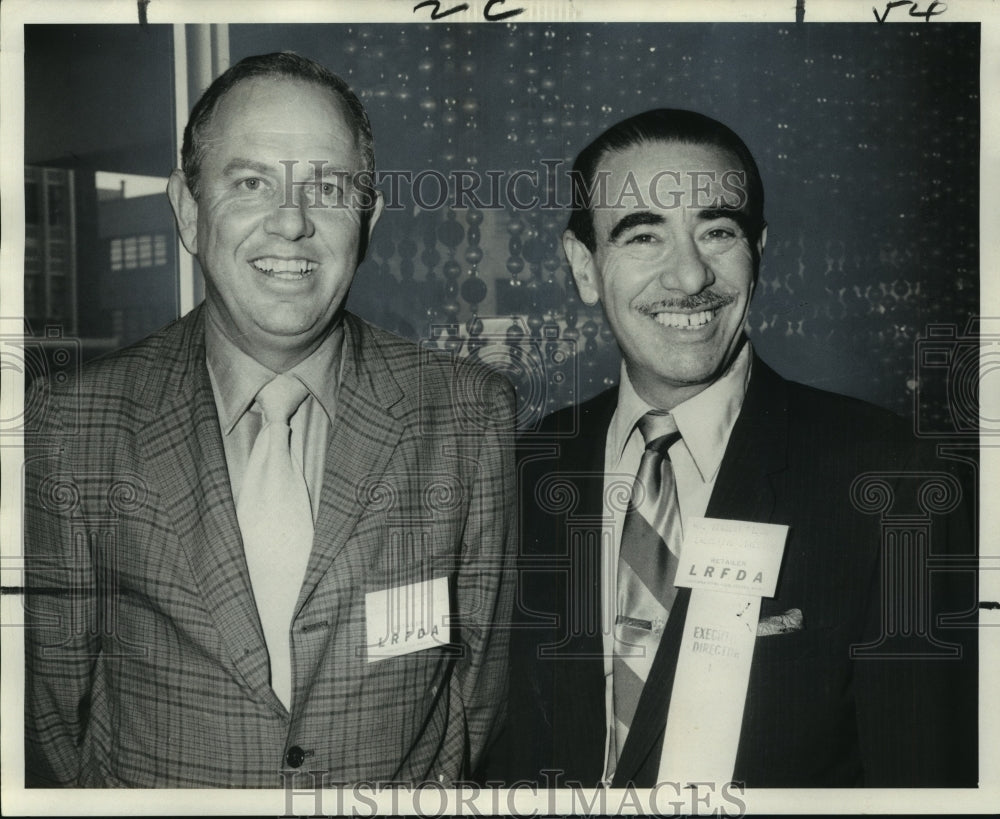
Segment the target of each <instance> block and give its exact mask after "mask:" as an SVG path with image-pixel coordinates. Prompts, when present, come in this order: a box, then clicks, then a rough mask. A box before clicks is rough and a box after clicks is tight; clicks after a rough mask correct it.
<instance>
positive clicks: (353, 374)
mask: <svg viewBox="0 0 1000 819" xmlns="http://www.w3.org/2000/svg"><path fill="white" fill-rule="evenodd" d="M345 321H346V326H347V332H346V337H345V347H344V353H343V354H344V357H345V358H344V365H343V377H342V383H341V387H340V394H339V399H338V406H337V418H336V420H335V423H334V424H333V427H332V429H331V432H330V436H329V437H330V440H329V448H328V451H327V465H326V472H325V476H324V479H323V487H322V493H321V497H320V508H319V512H318V519H317V523H316V534H315V540H314V545H313V550H312V554H311V557H310V560H309V565H308V568H307V571H306V578H305V581H304V584H303V587H302V589H301V593H300V596H299V600H298V604H297V609H296V613H295V616H294V620H293V624H292V643H293V649H292V651H293V686H294V693H293V703H292V708H291V713H289V712H288V711H286V710H285V708H284V707H283V706H282V705H281V703H280V702H279V701H278V699H277V698H276V697H275V695H274V693H273V691H272V690H271V688H270V685H269V683H268V655H267V650H266V648H265V643H264V638H263V635H262V631H261V627H260V623H259V620H258V617H257V613H256V609H255V606H254V600H253V595H252V592H251V587H250V581H249V576H248V573H247V568H246V564H245V561H244V556H243V547H242V541H241V537H240V531H239V527H238V524H237V519H236V512H235V507H234V503H233V498H232V495H231V491H230V484H229V478H228V473H227V469H226V461H225V456H224V452H223V445H222V439H221V433H220V430H219V421H218V417H217V414H216V408H215V403H214V400H213V397H212V391H211V386H210V382H209V378H208V372H207V369H206V366H205V351H204V324H203V322H204V319H203V315H202V313H201V310H200V309H196V310H195V311H193V312H192V313H191V314H189V315H188V316H186V317H185V318H183V319H180V320H178V321H176V322H174V323H172V324H171V325H168V326H167V327H166V328H164V329H163V330H162V331H160V332H159V333H157V334H156V335H154V336H151V337H150V338H148V339H146V340H144V341H142V342H140V343H139V344H137V345H135V346H133V347H131V348H129V349H127V350H124V351H121V352H119V353H116V354H114V355H112V356H109V357H107V358H104V359H101V360H99V361H97V362H94V363H93V364H92V365H89V366H88V367H85V368H84V370H83V372H82V374H81V376H80V377H79V378H76V379H71V380H70V381H69V382H68V383H64V384H61V385H56V384H50V383H41V384H36V385H33V386H32V389H31V391H30V392H29V395H28V398H27V400H26V403H27V405H28V407H29V409H30V410H32V411H36V412H39V413H41V414H42V423H41V424H40V431H39V432H38V433H37V434H34V435H32V436H30V439H29V440H28V441H27V442H26V445H27V451H26V474H25V480H26V483H25V492H26V494H25V509H26V527H25V550H26V559H27V564H28V567H29V568H28V576H27V584H28V595H27V600H28V605H27V606H26V608H27V614H26V616H27V630H26V632H25V633H26V658H27V659H26V723H25V742H26V771H27V776H26V778H27V780H28V784H29V785H32V784H34V785H47V786H53V785H67V786H91V787H115V786H131V787H281V786H282V785H283V784H284V783H285V781H286V777H287V776H289V774H290V772H294V770H295V768H293V767H290V765H293V766H296V767H298V768H299V770H301V771H323V772H326V773H325V774H323V776H322V782H323V783H324V784H327V785H330V784H337V783H347V782H355V781H360V780H367V781H397V782H398V781H421V780H434V781H437V782H441V783H445V784H447V783H450V782H452V781H454V780H456V779H459V778H461V777H462V776H464V775H466V774H467V773H468V772H469V771H470V770H471V769H472V768H473V767H474V766H475V765H476V764H477V762H478V760H479V758H480V756H481V754H482V752H483V750H484V748H485V747H486V746H487V745H488V743H489V742H490V741H491V737H492V735H493V733H494V730H495V726H496V724H497V723H498V721H499V719H500V717H501V715H502V711H503V708H504V706H505V698H506V683H507V638H508V633H507V630H506V628H505V627H503V626H502V625H501V627H495V624H505V623H506V621H507V620H508V618H509V612H510V607H511V603H512V596H511V586H510V583H509V582H508V580H509V578H510V573H509V572H508V571H507V561H508V557H509V556H511V555H512V554H513V551H514V547H513V541H514V530H515V520H514V516H515V507H514V500H513V499H514V497H515V492H514V489H513V485H512V475H513V452H512V447H511V446H510V434H511V433H512V419H513V412H514V405H513V393H512V390H511V388H510V386H509V384H507V382H506V381H504V380H503V379H502V378H500V377H499V376H497V375H496V374H494V373H490V372H487V371H486V370H485V369H484V368H482V367H481V366H478V365H472V364H469V363H468V362H461V361H456V360H452V359H450V358H444V357H438V356H433V355H431V354H430V353H426V352H425V353H421V352H420V351H419V350H418V349H417V347H415V346H414V345H413V344H411V343H408V342H404V341H402V340H400V339H397V338H395V337H394V336H391V335H389V334H387V333H384V332H382V331H379V330H377V329H375V328H373V327H370V326H369V325H367V324H365V323H364V322H362V321H361V320H360V319H358V318H356V317H354V316H351V315H347V316H346V318H345ZM438 577H445V578H447V582H448V590H449V601H450V602H449V606H450V617H447V618H446V621H447V622H446V623H445V624H444V625H445V633H446V634H447V638H446V639H445V642H447V643H448V644H447V646H444V647H440V648H431V649H425V650H423V651H416V652H413V653H408V654H403V655H401V656H396V657H392V658H388V659H381V660H378V661H376V662H369V658H368V656H367V654H368V652H367V650H366V648H365V646H366V643H367V642H369V640H370V639H371V635H368V634H366V624H365V595H366V593H368V592H372V591H377V590H381V589H386V588H395V587H398V586H402V585H404V584H410V583H416V582H419V581H426V580H430V579H432V578H438ZM283 772H284V773H283ZM294 784H295V786H296V787H308V786H310V785H311V782H309V781H307V779H303V778H301V777H300V778H299V779H298V780H296V781H295V782H294Z"/></svg>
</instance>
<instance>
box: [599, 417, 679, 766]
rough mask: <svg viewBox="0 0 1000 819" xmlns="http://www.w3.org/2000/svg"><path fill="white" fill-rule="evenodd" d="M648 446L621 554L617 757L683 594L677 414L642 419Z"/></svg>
mask: <svg viewBox="0 0 1000 819" xmlns="http://www.w3.org/2000/svg"><path fill="white" fill-rule="evenodd" d="M638 426H639V431H640V432H641V433H642V437H643V440H644V441H645V443H646V449H645V451H644V452H643V454H642V461H641V462H640V464H639V471H638V473H637V474H636V478H635V483H634V485H633V487H632V498H631V500H630V501H629V506H628V511H627V512H626V514H625V525H624V527H623V528H622V542H621V550H620V551H619V555H618V587H617V589H618V593H617V616H616V618H615V654H614V662H613V676H614V709H615V748H614V752H615V759H618V758H620V756H621V752H622V748H623V747H624V746H625V739H626V737H627V736H628V731H629V727H630V726H631V724H632V718H633V716H634V714H635V709H636V705H638V703H639V696H640V694H642V688H643V686H644V685H645V683H646V677H647V676H648V674H649V669H650V666H652V664H653V657H654V656H655V655H656V649H657V646H658V645H659V643H660V635H661V634H662V633H663V627H664V625H665V624H666V622H667V615H669V613H670V606H671V605H672V604H673V601H674V597H675V596H676V594H677V590H676V589H675V588H674V576H675V575H676V573H677V552H678V550H679V548H680V542H681V519H680V508H679V507H678V503H677V489H676V486H675V485H674V475H673V469H672V468H671V466H670V458H669V456H668V455H667V450H668V449H669V448H670V447H671V446H672V445H673V444H674V443H675V442H676V441H677V440H679V439H680V437H681V436H680V433H679V432H678V431H677V424H676V422H675V421H674V419H673V417H671V416H670V415H667V414H663V413H659V412H657V411H652V412H648V413H646V415H644V416H643V417H642V418H640V419H639V423H638Z"/></svg>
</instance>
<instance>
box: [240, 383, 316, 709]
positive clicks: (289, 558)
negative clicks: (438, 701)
mask: <svg viewBox="0 0 1000 819" xmlns="http://www.w3.org/2000/svg"><path fill="white" fill-rule="evenodd" d="M308 394H309V392H308V390H307V389H306V387H305V385H303V384H302V382H301V381H299V380H298V379H296V378H294V377H292V376H289V375H279V376H277V377H276V378H274V379H273V380H272V381H270V382H268V383H267V384H265V385H264V387H263V388H261V391H260V392H259V393H258V394H257V404H258V406H259V407H260V409H261V412H262V413H263V415H264V423H263V426H261V429H260V432H259V433H257V438H256V440H255V441H254V445H253V450H252V451H251V453H250V459H249V460H248V461H247V467H246V472H245V473H244V476H243V485H242V487H241V489H240V497H239V501H238V502H237V504H236V516H237V518H238V520H239V524H240V531H241V532H242V534H243V549H244V552H245V553H246V560H247V568H248V569H249V571H250V583H251V586H252V587H253V594H254V599H255V601H256V603H257V613H258V615H259V616H260V623H261V628H262V629H263V631H264V640H265V642H266V643H267V652H268V656H269V657H270V660H271V688H273V689H274V693H275V694H276V695H277V696H278V699H279V700H281V702H282V703H283V704H284V706H285V707H286V708H288V709H289V710H290V709H291V701H292V665H291V645H290V643H289V630H290V628H291V622H292V614H293V613H294V611H295V604H296V602H297V601H298V597H299V590H300V589H301V587H302V580H303V578H304V577H305V571H306V564H307V563H308V561H309V553H310V551H311V550H312V541H313V517H312V509H311V506H310V503H309V490H308V488H307V487H306V481H305V478H304V477H303V474H302V466H301V465H300V464H297V463H296V462H295V461H293V459H292V454H291V449H290V445H291V436H292V430H291V427H289V425H288V424H289V420H290V419H291V417H292V415H294V414H295V411H296V410H297V409H298V407H299V405H300V404H301V403H302V402H303V401H304V400H305V398H306V396H307V395H308Z"/></svg>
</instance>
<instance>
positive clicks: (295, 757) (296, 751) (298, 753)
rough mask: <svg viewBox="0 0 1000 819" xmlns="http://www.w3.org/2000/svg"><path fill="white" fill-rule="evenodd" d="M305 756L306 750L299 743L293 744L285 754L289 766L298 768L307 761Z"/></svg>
mask: <svg viewBox="0 0 1000 819" xmlns="http://www.w3.org/2000/svg"><path fill="white" fill-rule="evenodd" d="M305 758H306V752H305V751H303V750H302V749H301V748H300V747H299V746H298V745H293V746H292V747H291V748H289V749H288V753H286V754H285V762H287V763H288V767H289V768H298V767H299V766H301V765H302V763H303V762H304V761H305Z"/></svg>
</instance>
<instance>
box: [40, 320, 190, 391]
mask: <svg viewBox="0 0 1000 819" xmlns="http://www.w3.org/2000/svg"><path fill="white" fill-rule="evenodd" d="M199 327H200V324H199V317H198V315H197V311H196V312H195V313H189V314H188V315H186V316H184V317H182V318H179V319H175V320H174V321H172V322H170V323H169V324H167V325H165V326H164V327H162V328H161V329H160V330H158V331H157V332H155V333H153V334H152V335H149V336H147V337H145V338H143V339H141V340H139V341H137V342H135V343H133V344H130V345H129V346H127V347H123V348H122V349H120V350H115V351H114V352H110V353H106V354H104V355H102V356H99V357H98V358H95V359H93V360H91V361H88V362H87V363H86V364H84V365H83V366H82V367H80V368H79V370H77V371H76V372H74V373H70V374H69V375H68V376H66V377H59V378H50V377H46V376H45V375H44V374H43V375H42V377H41V378H39V379H37V380H36V383H35V384H33V389H35V390H42V391H46V392H51V393H52V395H54V396H73V397H75V398H77V399H79V400H81V401H84V402H87V403H103V404H108V403H116V402H120V401H123V400H129V399H131V400H136V401H140V402H142V403H145V404H149V403H150V401H151V400H152V399H153V397H154V393H155V391H156V389H157V388H156V385H157V384H161V383H162V382H163V381H164V380H165V379H166V378H167V377H168V376H169V374H170V373H173V372H176V371H178V370H181V369H184V368H185V367H187V366H188V365H189V362H190V360H191V344H193V343H196V337H197V332H198V330H199ZM61 376H62V374H61ZM161 391H162V388H161Z"/></svg>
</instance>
